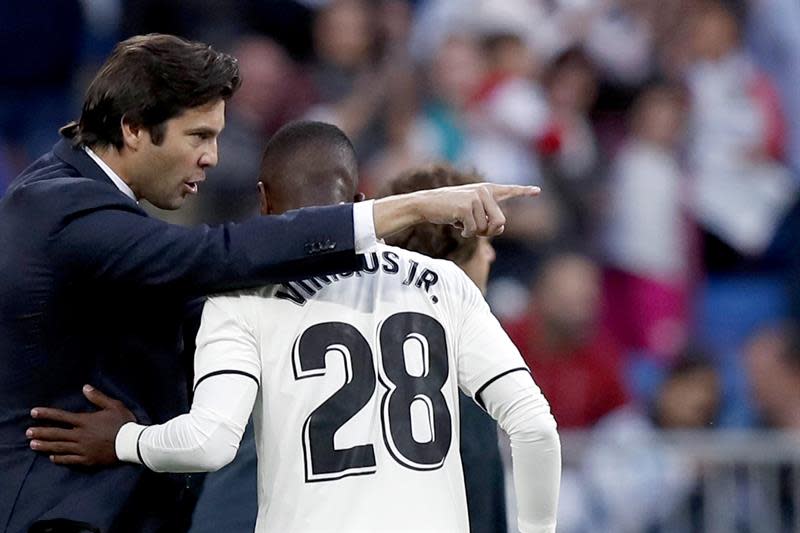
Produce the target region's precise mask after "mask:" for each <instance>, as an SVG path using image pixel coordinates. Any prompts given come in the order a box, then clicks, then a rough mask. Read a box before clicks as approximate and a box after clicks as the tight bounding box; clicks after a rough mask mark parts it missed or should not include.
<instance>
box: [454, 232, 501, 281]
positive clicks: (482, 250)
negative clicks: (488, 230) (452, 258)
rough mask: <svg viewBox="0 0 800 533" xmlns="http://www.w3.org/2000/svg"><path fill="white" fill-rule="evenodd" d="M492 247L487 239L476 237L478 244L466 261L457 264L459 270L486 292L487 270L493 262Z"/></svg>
mask: <svg viewBox="0 0 800 533" xmlns="http://www.w3.org/2000/svg"><path fill="white" fill-rule="evenodd" d="M494 259H495V253H494V247H493V246H492V243H491V242H490V241H489V239H487V238H485V237H478V246H477V248H475V253H473V254H472V257H470V258H469V259H468V260H467V261H465V262H464V263H463V264H461V265H459V266H460V267H461V270H463V271H464V273H466V275H467V276H469V278H470V279H471V280H472V281H473V282H474V283H475V285H477V286H478V288H479V289H480V290H481V292H482V293H483V294H486V284H487V282H488V281H489V270H490V268H491V266H492V263H494Z"/></svg>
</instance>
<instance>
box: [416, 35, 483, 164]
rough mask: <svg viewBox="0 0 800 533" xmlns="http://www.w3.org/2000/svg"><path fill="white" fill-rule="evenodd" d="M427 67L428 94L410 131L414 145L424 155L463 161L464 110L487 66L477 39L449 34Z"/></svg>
mask: <svg viewBox="0 0 800 533" xmlns="http://www.w3.org/2000/svg"><path fill="white" fill-rule="evenodd" d="M425 67H426V68H425V72H426V82H427V86H428V97H427V99H426V101H425V103H424V105H423V107H422V109H421V112H420V114H419V115H418V117H417V119H416V121H415V124H414V126H413V128H412V130H411V132H410V135H411V138H410V140H409V142H410V144H411V149H412V150H413V151H414V152H415V153H416V154H417V155H418V157H420V158H422V159H428V160H430V159H440V160H445V161H450V162H458V161H461V160H462V159H463V157H464V151H465V147H466V144H467V142H468V139H467V129H466V123H465V117H464V113H465V111H466V107H467V105H468V104H469V103H470V100H471V98H472V97H473V95H474V94H476V93H477V92H478V87H479V85H480V83H481V81H482V79H483V76H484V72H485V69H486V63H485V59H484V56H483V54H482V52H481V49H480V46H479V44H478V41H477V39H476V38H475V37H473V36H472V35H470V34H467V33H465V34H452V35H450V36H448V37H447V38H446V39H444V40H443V41H442V42H441V45H440V46H439V47H438V48H437V49H436V50H435V51H434V52H433V54H432V57H431V59H430V61H429V62H428V63H427V64H425Z"/></svg>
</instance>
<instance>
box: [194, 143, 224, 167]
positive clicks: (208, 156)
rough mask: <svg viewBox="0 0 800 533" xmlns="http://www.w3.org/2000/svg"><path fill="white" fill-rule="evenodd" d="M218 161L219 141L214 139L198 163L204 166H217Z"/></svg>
mask: <svg viewBox="0 0 800 533" xmlns="http://www.w3.org/2000/svg"><path fill="white" fill-rule="evenodd" d="M218 161H219V156H218V154H217V141H213V142H212V143H211V144H210V145H209V146H208V148H207V149H206V150H205V151H204V152H203V155H201V156H200V161H199V162H198V164H199V165H200V166H201V167H202V168H207V167H215V166H217V162H218Z"/></svg>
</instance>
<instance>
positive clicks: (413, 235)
mask: <svg viewBox="0 0 800 533" xmlns="http://www.w3.org/2000/svg"><path fill="white" fill-rule="evenodd" d="M483 181H484V180H483V178H482V177H481V176H480V175H479V174H477V173H476V172H460V171H458V170H456V169H455V168H453V167H451V166H448V165H432V166H428V167H423V168H420V169H415V170H410V171H408V172H405V173H403V174H401V175H400V176H398V177H397V178H395V179H393V180H391V181H390V182H389V183H388V184H387V186H386V187H385V188H384V189H383V190H382V191H381V192H380V194H379V195H378V196H379V197H383V196H391V195H395V194H404V193H410V192H414V191H419V190H423V189H438V188H439V187H449V186H452V185H466V184H469V183H481V182H483ZM386 243H387V244H390V245H392V246H398V247H400V248H405V249H406V250H412V251H414V252H419V253H421V254H425V255H427V256H430V257H435V258H445V259H449V260H451V261H454V262H455V263H463V262H465V261H469V259H470V258H471V257H472V255H473V254H474V253H475V250H476V249H477V247H478V240H477V239H466V238H464V237H462V236H461V230H460V229H458V228H456V227H454V226H449V225H434V224H417V225H416V226H414V227H412V228H409V229H407V230H404V231H402V232H399V233H395V234H394V235H391V236H390V237H388V238H386Z"/></svg>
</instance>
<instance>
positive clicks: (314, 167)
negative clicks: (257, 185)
mask: <svg viewBox="0 0 800 533" xmlns="http://www.w3.org/2000/svg"><path fill="white" fill-rule="evenodd" d="M259 180H260V181H261V183H262V185H263V186H264V188H265V189H266V190H267V191H268V193H269V196H270V200H271V201H273V202H274V205H273V207H275V208H276V209H277V210H278V211H284V210H288V209H295V208H298V207H304V206H310V205H328V204H334V203H338V202H351V201H353V196H354V195H355V191H356V186H357V184H358V163H357V162H356V152H355V149H354V148H353V143H351V142H350V139H348V138H347V135H345V133H344V132H343V131H342V130H340V129H339V128H337V127H336V126H334V125H332V124H326V123H324V122H315V121H296V122H290V123H289V124H286V125H285V126H283V127H282V128H281V129H279V130H278V131H277V132H276V133H275V135H273V136H272V138H271V139H270V140H269V142H268V143H267V146H266V148H265V149H264V156H263V157H262V159H261V172H260V173H259Z"/></svg>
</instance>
